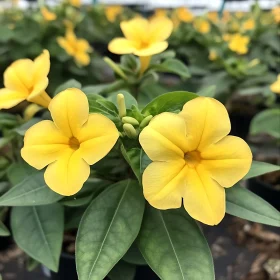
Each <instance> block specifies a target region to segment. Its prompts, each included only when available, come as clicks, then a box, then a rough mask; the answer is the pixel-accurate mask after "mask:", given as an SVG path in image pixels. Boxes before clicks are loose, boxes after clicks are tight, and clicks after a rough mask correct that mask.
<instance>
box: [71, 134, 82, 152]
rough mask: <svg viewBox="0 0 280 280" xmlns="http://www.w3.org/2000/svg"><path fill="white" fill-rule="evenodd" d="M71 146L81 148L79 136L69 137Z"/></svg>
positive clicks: (74, 148) (76, 148)
mask: <svg viewBox="0 0 280 280" xmlns="http://www.w3.org/2000/svg"><path fill="white" fill-rule="evenodd" d="M69 146H70V148H71V149H73V150H78V149H79V148H80V142H79V140H78V139H77V138H75V137H72V138H70V139H69Z"/></svg>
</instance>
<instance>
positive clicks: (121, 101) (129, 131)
mask: <svg viewBox="0 0 280 280" xmlns="http://www.w3.org/2000/svg"><path fill="white" fill-rule="evenodd" d="M117 102H118V110H119V116H120V118H121V120H122V123H123V132H120V136H121V137H124V136H127V137H128V138H131V139H136V138H137V137H138V135H139V133H140V131H141V130H142V129H143V128H144V127H146V126H147V125H148V124H149V122H150V121H151V119H152V118H153V116H152V115H149V116H146V117H144V116H143V119H142V120H141V121H139V120H137V119H136V118H133V117H130V116H127V115H126V113H127V112H126V105H125V98H124V95H123V94H121V93H120V94H118V96H117Z"/></svg>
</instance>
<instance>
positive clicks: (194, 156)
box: [184, 151, 201, 168]
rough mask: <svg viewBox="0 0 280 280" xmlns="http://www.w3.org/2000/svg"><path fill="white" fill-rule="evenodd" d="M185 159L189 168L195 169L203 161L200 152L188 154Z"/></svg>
mask: <svg viewBox="0 0 280 280" xmlns="http://www.w3.org/2000/svg"><path fill="white" fill-rule="evenodd" d="M184 159H185V161H186V164H187V165H188V166H189V167H191V168H195V167H196V166H197V165H198V164H199V163H200V160H201V157H200V152H198V151H191V152H188V153H186V154H185V156H184Z"/></svg>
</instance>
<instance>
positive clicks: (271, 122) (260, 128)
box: [250, 109, 280, 139]
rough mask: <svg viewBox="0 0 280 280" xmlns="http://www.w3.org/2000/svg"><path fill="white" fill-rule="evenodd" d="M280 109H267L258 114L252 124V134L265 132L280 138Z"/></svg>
mask: <svg viewBox="0 0 280 280" xmlns="http://www.w3.org/2000/svg"><path fill="white" fill-rule="evenodd" d="M279 123H280V109H267V110H264V111H262V112H261V113H259V114H257V115H256V116H255V117H254V118H253V120H252V122H251V125H250V134H252V135H256V134H259V133H265V134H268V135H271V136H272V137H275V138H277V139H280V129H279Z"/></svg>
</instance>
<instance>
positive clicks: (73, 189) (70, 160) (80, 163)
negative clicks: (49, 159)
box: [44, 148, 90, 196]
mask: <svg viewBox="0 0 280 280" xmlns="http://www.w3.org/2000/svg"><path fill="white" fill-rule="evenodd" d="M89 174H90V168H89V165H88V164H87V163H86V162H85V161H84V160H83V159H82V158H81V156H80V153H79V150H76V151H75V150H72V149H70V148H68V149H66V150H65V151H64V152H63V155H62V156H60V157H59V158H58V159H57V161H55V162H53V163H51V164H50V165H49V166H48V167H47V169H46V172H45V176H44V177H45V181H46V184H47V185H48V186H49V187H50V188H51V189H52V190H53V191H55V192H57V193H59V194H61V195H67V196H68V195H73V194H75V193H77V192H78V191H79V190H80V189H81V188H82V186H83V184H84V182H85V181H86V180H87V179H88V177H89Z"/></svg>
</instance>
